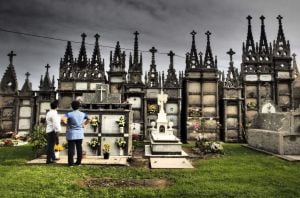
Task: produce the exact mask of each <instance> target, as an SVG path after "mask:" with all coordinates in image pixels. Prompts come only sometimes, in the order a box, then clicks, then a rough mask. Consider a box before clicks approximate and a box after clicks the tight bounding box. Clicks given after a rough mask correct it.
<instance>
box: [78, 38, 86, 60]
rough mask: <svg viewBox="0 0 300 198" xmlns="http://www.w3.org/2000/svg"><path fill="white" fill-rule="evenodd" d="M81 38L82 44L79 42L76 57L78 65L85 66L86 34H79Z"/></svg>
mask: <svg viewBox="0 0 300 198" xmlns="http://www.w3.org/2000/svg"><path fill="white" fill-rule="evenodd" d="M81 37H82V42H81V47H80V50H79V56H78V60H77V62H78V64H79V65H81V66H85V65H86V64H87V56H86V49H85V38H86V34H85V33H83V34H81Z"/></svg>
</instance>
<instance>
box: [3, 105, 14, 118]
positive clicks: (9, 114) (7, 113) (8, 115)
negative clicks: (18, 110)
mask: <svg viewBox="0 0 300 198" xmlns="http://www.w3.org/2000/svg"><path fill="white" fill-rule="evenodd" d="M2 118H3V119H8V120H9V119H12V118H13V109H12V108H4V109H3V110H2Z"/></svg>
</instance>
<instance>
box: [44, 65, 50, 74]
mask: <svg viewBox="0 0 300 198" xmlns="http://www.w3.org/2000/svg"><path fill="white" fill-rule="evenodd" d="M45 68H46V73H48V71H49V68H50V65H49V64H47V65H46V66H45Z"/></svg>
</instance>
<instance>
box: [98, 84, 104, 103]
mask: <svg viewBox="0 0 300 198" xmlns="http://www.w3.org/2000/svg"><path fill="white" fill-rule="evenodd" d="M96 90H97V92H98V91H99V92H100V102H102V100H103V93H102V92H104V91H106V89H103V87H102V86H101V85H96Z"/></svg>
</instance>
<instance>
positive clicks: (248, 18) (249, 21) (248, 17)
mask: <svg viewBox="0 0 300 198" xmlns="http://www.w3.org/2000/svg"><path fill="white" fill-rule="evenodd" d="M246 19H247V20H248V25H251V19H252V16H250V15H248V16H247V17H246Z"/></svg>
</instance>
